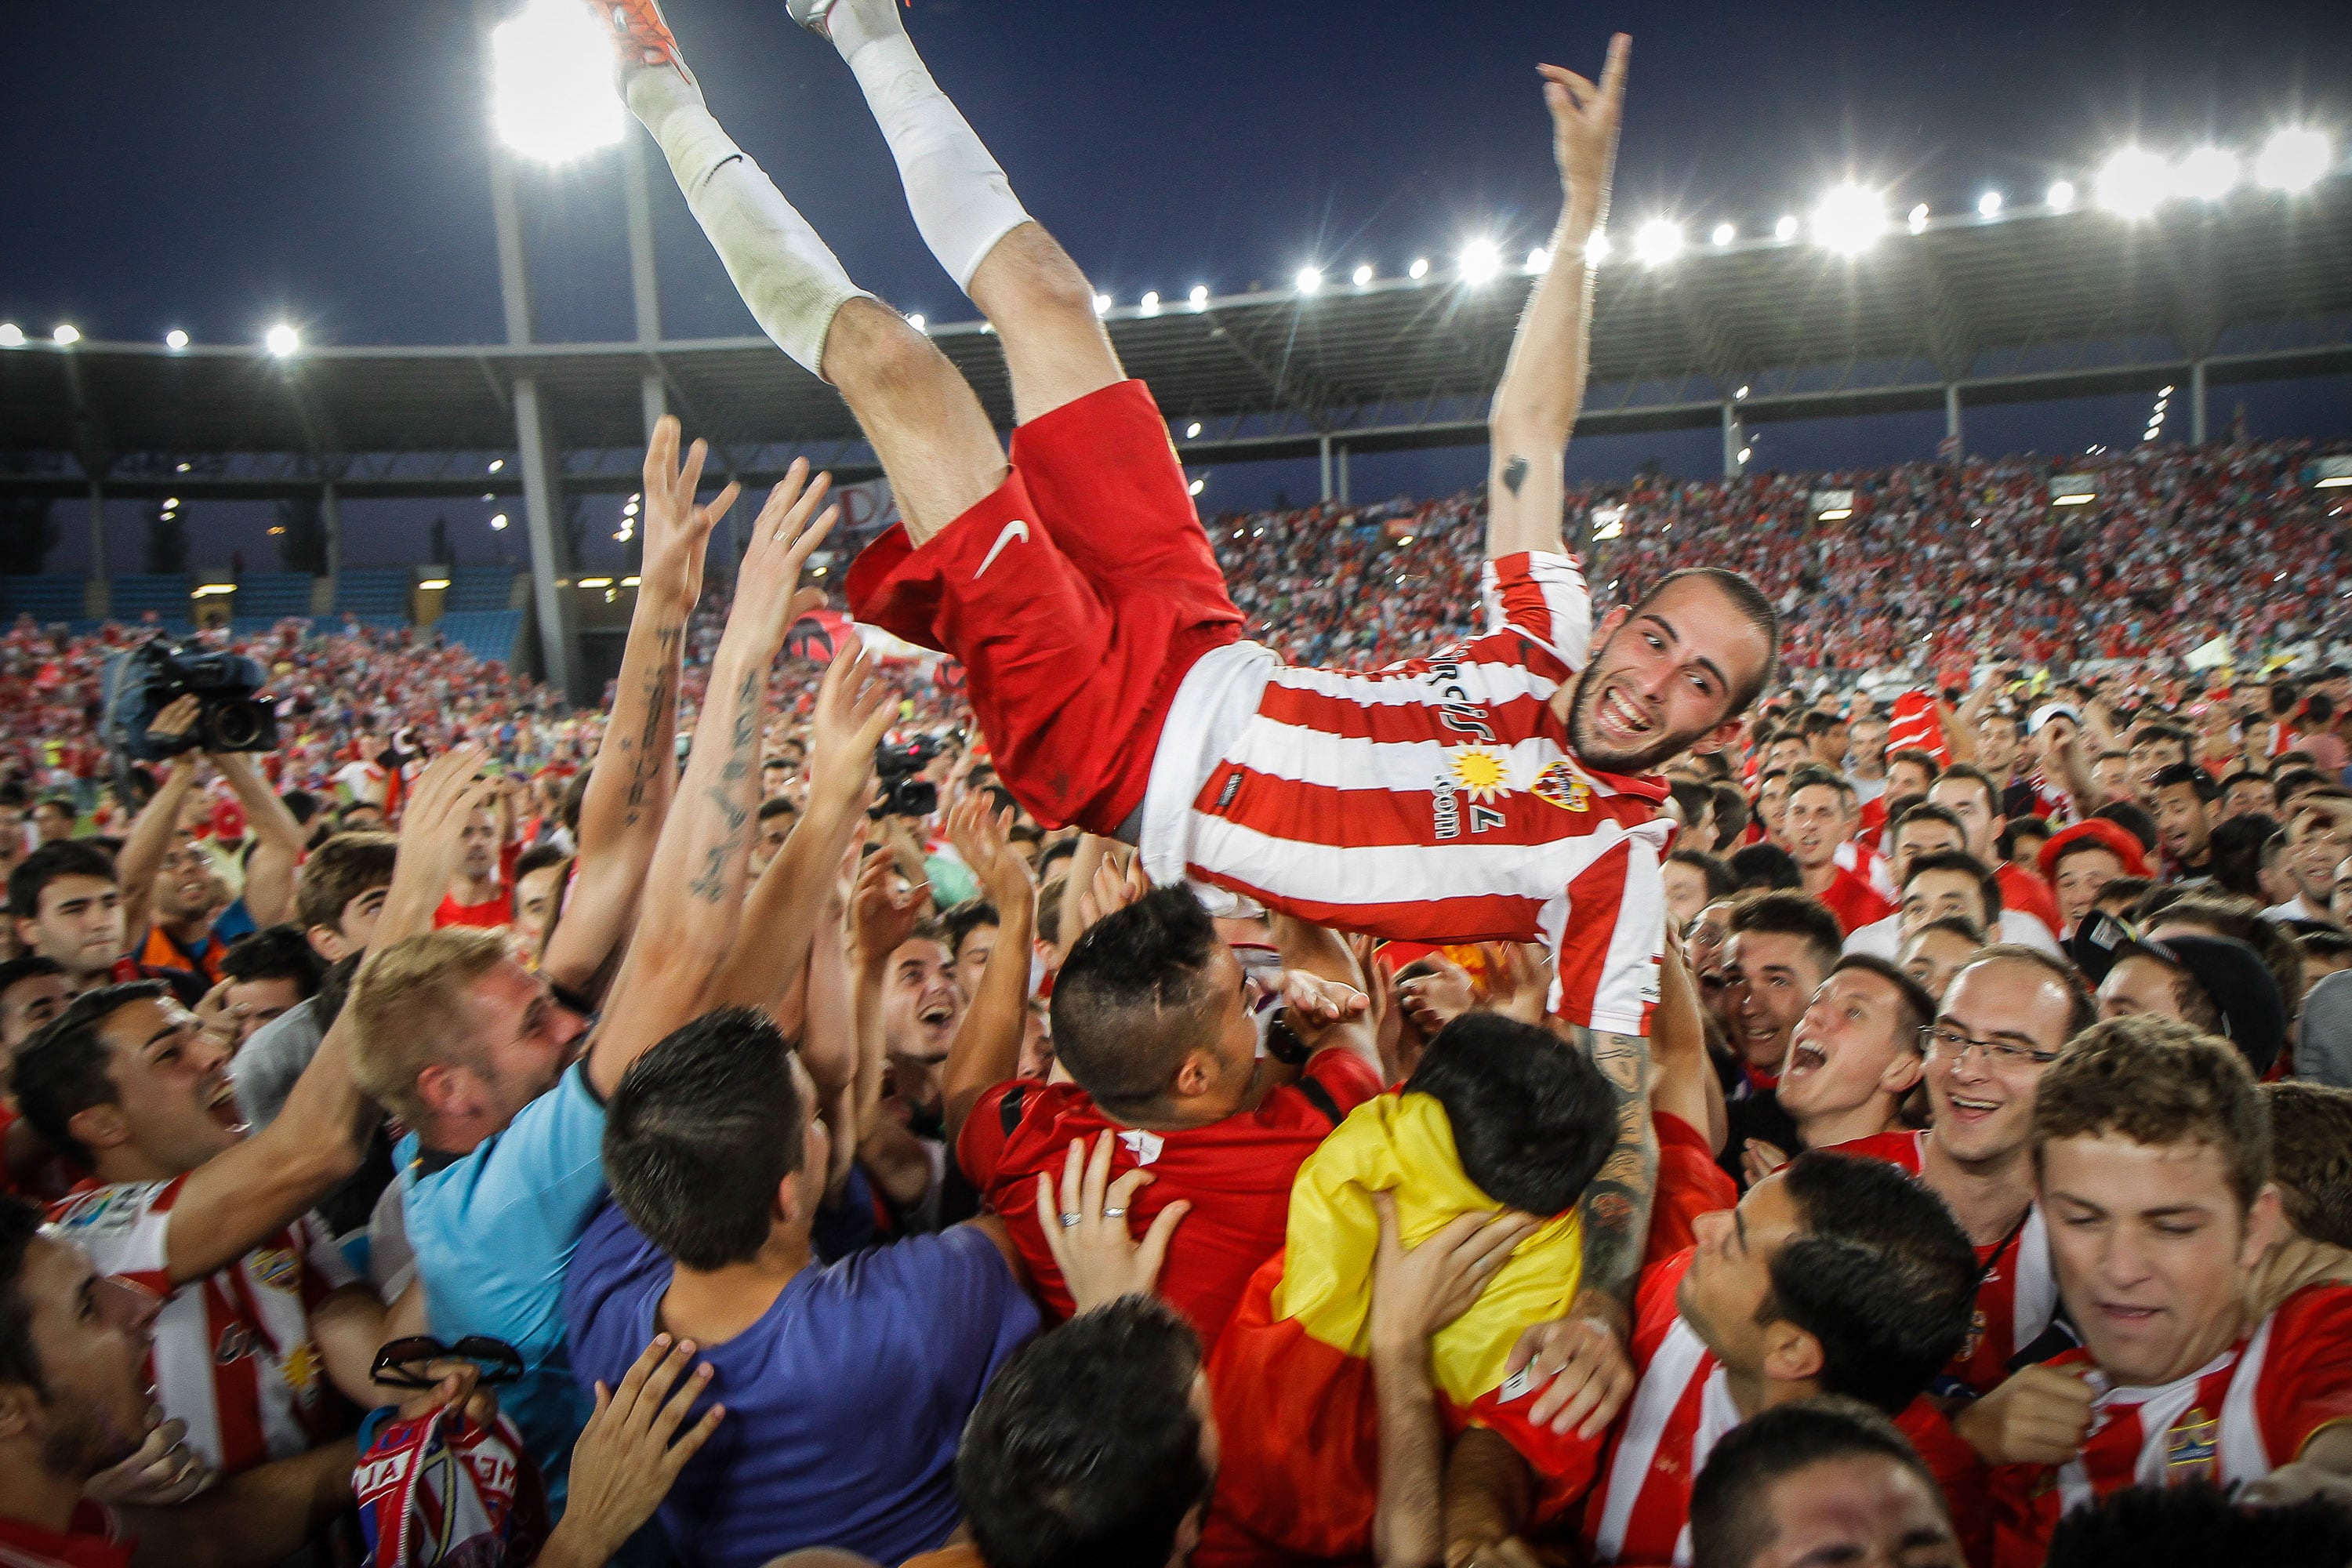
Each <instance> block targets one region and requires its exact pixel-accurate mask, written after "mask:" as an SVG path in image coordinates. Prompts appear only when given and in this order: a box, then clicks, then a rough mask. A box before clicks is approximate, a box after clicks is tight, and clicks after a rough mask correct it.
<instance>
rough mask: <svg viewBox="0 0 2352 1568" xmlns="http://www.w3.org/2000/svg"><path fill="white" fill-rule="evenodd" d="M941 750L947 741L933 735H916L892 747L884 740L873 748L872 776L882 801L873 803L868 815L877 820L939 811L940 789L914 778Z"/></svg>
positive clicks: (890, 743) (930, 783)
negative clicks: (880, 787) (879, 784)
mask: <svg viewBox="0 0 2352 1568" xmlns="http://www.w3.org/2000/svg"><path fill="white" fill-rule="evenodd" d="M945 750H947V742H946V741H945V740H943V739H941V738H940V736H937V735H918V736H916V737H915V738H914V739H913V740H911V741H900V742H897V743H895V744H893V743H892V742H887V741H886V742H883V743H882V744H881V745H879V746H877V747H875V748H874V773H875V776H876V777H877V778H878V779H879V780H880V781H881V784H882V798H881V799H880V800H877V801H876V802H875V803H874V809H873V811H872V813H871V815H872V816H874V817H876V818H877V819H879V818H881V817H885V816H930V815H931V813H933V812H935V811H937V810H939V808H940V786H939V785H937V784H933V783H932V782H931V781H930V780H929V779H924V778H917V777H916V776H915V775H916V774H917V773H921V772H922V771H923V770H924V769H925V768H927V767H929V765H930V763H931V759H932V758H933V757H936V756H938V755H939V754H940V752H943V751H945Z"/></svg>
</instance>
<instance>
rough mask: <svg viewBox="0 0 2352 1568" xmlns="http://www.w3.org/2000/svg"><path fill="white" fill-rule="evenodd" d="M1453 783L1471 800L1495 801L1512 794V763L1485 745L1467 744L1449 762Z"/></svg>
mask: <svg viewBox="0 0 2352 1568" xmlns="http://www.w3.org/2000/svg"><path fill="white" fill-rule="evenodd" d="M1448 766H1449V767H1450V768H1451V770H1452V772H1453V774H1454V783H1455V784H1458V785H1460V786H1461V789H1462V793H1463V794H1464V795H1468V796H1469V797H1470V798H1471V799H1472V800H1475V801H1479V802H1482V803H1486V804H1490V805H1491V804H1492V803H1493V802H1495V801H1498V800H1500V799H1502V798H1503V797H1504V796H1505V795H1508V794H1510V793H1511V770H1510V764H1509V763H1507V762H1506V761H1505V760H1504V759H1503V758H1501V757H1499V756H1497V755H1496V754H1495V753H1494V752H1490V751H1488V750H1486V748H1485V747H1484V746H1465V748H1463V749H1462V750H1461V751H1458V752H1454V758H1453V761H1452V762H1451V763H1449V764H1448Z"/></svg>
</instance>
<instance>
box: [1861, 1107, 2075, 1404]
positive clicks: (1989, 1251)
mask: <svg viewBox="0 0 2352 1568" xmlns="http://www.w3.org/2000/svg"><path fill="white" fill-rule="evenodd" d="M1928 1136H1929V1135H1928V1134H1927V1133H1926V1132H1881V1133H1878V1134H1876V1135H1874V1136H1873V1137H1869V1138H1857V1139H1855V1140H1854V1141H1853V1142H1851V1143H1840V1144H1838V1145H1836V1147H1835V1148H1834V1149H1833V1150H1832V1152H1834V1153H1839V1154H1866V1155H1868V1156H1869V1157H1870V1158H1872V1159H1874V1160H1884V1161H1885V1162H1887V1163H1889V1164H1892V1165H1900V1166H1902V1167H1903V1169H1905V1170H1906V1171H1908V1172H1910V1173H1912V1174H1913V1175H1914V1176H1917V1175H1921V1174H1922V1173H1924V1170H1925V1166H1926V1161H1927V1138H1928ZM1977 1267H1978V1268H1981V1269H1983V1270H1984V1273H1983V1276H1982V1277H1981V1279H1979V1282H1978V1285H1977V1306H1976V1316H1975V1317H1974V1318H1973V1319H1972V1320H1971V1321H1970V1322H1969V1337H1968V1339H1967V1341H1966V1342H1964V1343H1962V1345H1961V1346H1960V1350H1959V1353H1958V1355H1955V1356H1954V1357H1953V1358H1952V1360H1951V1363H1950V1364H1949V1365H1948V1366H1947V1367H1945V1369H1944V1375H1943V1377H1941V1378H1940V1379H1938V1380H1937V1385H1936V1389H1937V1393H1939V1394H1946V1395H1948V1396H1956V1397H1959V1398H1974V1397H1977V1396H1979V1395H1982V1394H1990V1393H1991V1392H1992V1391H1993V1390H1994V1389H1996V1388H1998V1387H2000V1385H2001V1384H2003V1383H2005V1382H2007V1381H2008V1379H2009V1363H2010V1362H2011V1360H2012V1359H2013V1358H2014V1357H2015V1356H2016V1355H2017V1353H2018V1352H2020V1351H2022V1350H2024V1349H2025V1348H2026V1347H2027V1346H2029V1345H2031V1344H2032V1343H2033V1342H2034V1341H2036V1340H2038V1339H2040V1338H2041V1337H2042V1334H2043V1333H2044V1332H2046V1331H2048V1329H2049V1327H2050V1321H2051V1319H2052V1318H2053V1317H2055V1316H2056V1315H2057V1311H2058V1276H2057V1274H2056V1273H2055V1272H2054V1271H2053V1269H2052V1268H2051V1266H2050V1226H2049V1224H2048V1222H2046V1221H2045V1220H2043V1218H2042V1205H2040V1204H2032V1205H2028V1206H2027V1208H2026V1211H2025V1218H2024V1219H2023V1220H2022V1221H2021V1222H2020V1223H2019V1225H2018V1226H2017V1228H2016V1229H2015V1230H2014V1231H2013V1232H2011V1234H2010V1235H2008V1236H2006V1237H2002V1238H2001V1239H2000V1240H1999V1241H1993V1242H1984V1243H1980V1244H1979V1246H1978V1247H1977Z"/></svg>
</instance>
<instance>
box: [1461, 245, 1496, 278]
mask: <svg viewBox="0 0 2352 1568" xmlns="http://www.w3.org/2000/svg"><path fill="white" fill-rule="evenodd" d="M1460 266H1461V269H1462V281H1464V282H1465V283H1484V282H1486V280H1487V279H1490V278H1492V277H1493V276H1495V274H1496V273H1497V272H1500V271H1501V270H1502V269H1503V258H1502V253H1501V252H1499V251H1497V250H1496V248H1495V245H1494V242H1493V241H1492V240H1486V239H1474V240H1472V241H1471V242H1470V243H1469V244H1467V245H1465V246H1464V247H1462V259H1461V263H1460Z"/></svg>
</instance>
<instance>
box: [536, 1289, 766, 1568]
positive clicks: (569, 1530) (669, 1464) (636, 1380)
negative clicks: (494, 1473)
mask: <svg viewBox="0 0 2352 1568" xmlns="http://www.w3.org/2000/svg"><path fill="white" fill-rule="evenodd" d="M694 1352H695V1344H694V1342H693V1341H692V1340H681V1341H679V1342H677V1346H676V1347H675V1348H672V1346H671V1344H670V1339H669V1336H668V1335H667V1334H657V1335H656V1336H655V1338H654V1342H652V1343H651V1344H649V1345H647V1346H646V1348H645V1353H643V1354H642V1355H640V1356H638V1357H637V1359H636V1362H635V1364H634V1365H632V1366H631V1367H630V1368H629V1371H628V1374H627V1375H626V1376H625V1377H623V1378H622V1379H621V1386H620V1387H619V1388H617V1389H614V1388H607V1387H605V1386H604V1384H602V1383H599V1384H596V1409H595V1413H594V1414H593V1415H590V1416H589V1417H588V1425H587V1426H584V1427H583V1428H582V1429H581V1432H580V1441H579V1442H578V1443H577V1444H576V1445H574V1446H573V1447H572V1479H571V1482H570V1487H571V1491H570V1496H569V1497H568V1499H567V1500H566V1501H565V1504H564V1510H563V1522H562V1524H560V1525H558V1526H557V1527H556V1533H555V1536H554V1538H552V1539H551V1540H550V1541H549V1542H548V1547H549V1551H548V1552H546V1553H544V1554H542V1555H541V1559H540V1561H541V1563H561V1564H565V1565H583V1568H584V1565H585V1564H587V1563H604V1561H605V1560H606V1559H607V1558H609V1557H610V1556H611V1555H612V1554H613V1553H614V1552H618V1551H620V1549H621V1547H622V1545H623V1544H624V1543H625V1542H627V1541H628V1539H629V1537H630V1536H632V1535H635V1533H636V1532H637V1530H638V1528H639V1527H640V1526H642V1525H643V1524H644V1523H645V1522H646V1521H647V1520H649V1519H651V1518H652V1517H653V1516H654V1510H656V1509H657V1508H659V1507H660V1506H661V1502H662V1500H663V1499H664V1498H666V1497H667V1496H668V1495H669V1489H670V1488H671V1487H672V1486H674V1485H676V1484H677V1478H678V1472H679V1471H681V1470H683V1469H685V1468H686V1462H687V1461H688V1459H691V1458H694V1456H695V1455H696V1454H698V1453H699V1452H700V1451H701V1449H702V1446H703V1444H705V1443H707V1442H709V1440H710V1435H711V1433H713V1432H715V1431H717V1430H718V1429H719V1422H720V1421H722V1420H724V1419H725V1418H726V1415H727V1407H726V1406H725V1405H712V1406H711V1407H710V1408H709V1410H707V1411H705V1412H703V1415H702V1419H701V1420H699V1421H697V1422H696V1423H695V1424H694V1425H693V1426H688V1427H687V1428H686V1430H685V1431H683V1432H681V1431H679V1430H678V1428H679V1427H680V1426H683V1425H684V1424H685V1421H686V1416H687V1412H688V1410H690V1409H691V1408H692V1407H693V1405H694V1402H695V1401H696V1400H697V1399H698V1398H700V1397H701V1395H702V1391H703V1390H704V1389H706V1388H708V1387H709V1386H710V1377H711V1366H710V1363H709V1362H704V1363H702V1364H701V1365H699V1366H697V1367H695V1368H694V1370H693V1371H692V1372H690V1373H689V1372H688V1371H687V1370H686V1369H687V1367H688V1364H689V1363H692V1362H693V1360H694ZM681 1374H683V1376H682V1377H681Z"/></svg>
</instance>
